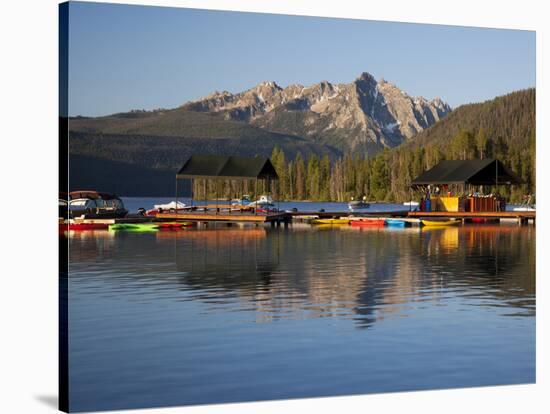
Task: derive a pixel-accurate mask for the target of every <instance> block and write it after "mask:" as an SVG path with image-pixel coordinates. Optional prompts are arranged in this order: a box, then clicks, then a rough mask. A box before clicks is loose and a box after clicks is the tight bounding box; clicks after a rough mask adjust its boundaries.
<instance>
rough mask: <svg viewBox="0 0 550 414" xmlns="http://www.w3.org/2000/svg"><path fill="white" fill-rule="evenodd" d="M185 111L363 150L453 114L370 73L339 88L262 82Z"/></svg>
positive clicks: (399, 140) (446, 107)
mask: <svg viewBox="0 0 550 414" xmlns="http://www.w3.org/2000/svg"><path fill="white" fill-rule="evenodd" d="M184 108H185V109H188V110H194V111H210V112H222V113H223V115H224V117H225V118H227V119H232V120H237V121H242V122H246V123H251V124H254V125H256V126H259V127H261V128H263V129H266V130H268V131H271V132H279V133H284V134H290V135H295V136H303V137H308V138H311V139H313V140H316V141H319V142H320V143H323V144H329V145H334V146H336V147H337V148H339V149H341V150H345V151H348V150H352V151H367V152H373V151H376V149H380V148H383V147H393V146H396V145H399V144H400V143H402V142H403V141H405V140H407V139H409V138H411V137H412V136H414V135H415V134H417V133H418V132H420V131H422V130H424V129H425V128H427V127H429V126H431V125H433V124H434V123H435V122H437V121H438V120H439V119H441V118H442V117H444V116H445V115H446V114H447V113H449V112H450V111H451V108H450V107H449V105H448V104H447V103H445V102H443V101H442V100H441V99H439V98H436V99H434V100H432V101H428V100H426V99H425V98H423V97H415V98H413V97H411V96H409V95H408V94H407V93H405V92H404V91H402V90H401V89H399V88H398V87H397V86H396V85H394V84H392V83H390V82H387V81H386V80H384V79H381V80H380V81H379V82H377V81H376V80H375V79H374V77H373V76H372V75H371V74H370V73H368V72H363V73H361V74H360V75H359V76H358V77H357V78H356V79H355V80H354V81H353V82H351V83H349V84H338V85H335V84H332V83H331V82H329V81H328V80H323V81H320V82H319V83H316V84H313V85H310V86H302V85H299V84H293V85H289V86H287V87H286V88H282V87H280V86H279V85H278V84H277V83H276V82H274V81H264V82H261V83H259V84H258V85H256V86H254V87H252V88H251V89H248V90H246V91H244V92H241V93H237V94H231V93H229V92H226V91H224V92H216V93H214V94H211V95H209V96H207V97H206V98H204V99H202V100H199V101H195V102H191V103H189V104H187V105H184Z"/></svg>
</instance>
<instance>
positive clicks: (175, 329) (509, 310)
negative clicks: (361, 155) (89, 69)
mask: <svg viewBox="0 0 550 414" xmlns="http://www.w3.org/2000/svg"><path fill="white" fill-rule="evenodd" d="M149 201H151V200H145V199H139V200H138V199H125V203H126V204H127V206H128V207H130V209H131V210H133V211H134V210H136V209H137V208H138V207H145V208H150V207H151V206H152V202H151V203H150V205H149V204H147V203H149ZM160 201H161V202H162V201H165V200H160ZM166 201H170V200H166ZM310 206H311V210H310V211H316V210H318V209H319V206H318V205H314V203H312V204H311V205H310ZM398 207H399V206H396V205H394V206H391V205H390V206H386V207H384V208H398ZM322 208H325V209H326V210H327V211H329V208H326V207H322ZM535 234H536V228H535V227H534V226H533V225H529V226H522V227H520V226H517V225H516V224H510V225H507V224H500V225H465V226H461V227H456V228H442V229H432V230H429V229H419V228H406V229H391V228H379V229H376V228H375V229H368V228H367V229H357V228H352V227H349V226H328V227H324V226H311V225H308V224H302V223H298V224H293V225H291V226H289V227H288V228H282V227H281V228H270V227H252V226H246V227H242V228H241V227H239V226H232V227H227V226H222V225H218V226H211V227H208V228H207V227H198V228H190V229H185V230H180V231H159V232H154V233H131V232H109V231H91V232H84V231H83V232H71V234H70V235H69V249H70V276H69V315H70V316H69V329H70V336H69V366H70V400H71V410H74V411H90V410H115V409H123V408H141V407H156V406H173V405H188V404H207V403H226V402H237V401H255V400H270V399H283V398H284V399H286V398H301V397H318V396H337V395H351V394H366V393H379V392H394V391H409V390H426V389H440V388H455V387H474V386H483V385H500V384H520V383H532V382H534V381H535V313H536V311H535Z"/></svg>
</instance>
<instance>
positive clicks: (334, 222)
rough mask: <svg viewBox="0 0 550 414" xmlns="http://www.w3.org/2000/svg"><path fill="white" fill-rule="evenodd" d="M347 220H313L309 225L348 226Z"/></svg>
mask: <svg viewBox="0 0 550 414" xmlns="http://www.w3.org/2000/svg"><path fill="white" fill-rule="evenodd" d="M349 221H350V220H349V219H347V218H345V219H343V218H337V219H315V220H311V224H348V223H349Z"/></svg>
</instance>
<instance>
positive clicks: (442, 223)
mask: <svg viewBox="0 0 550 414" xmlns="http://www.w3.org/2000/svg"><path fill="white" fill-rule="evenodd" d="M422 224H423V225H424V226H429V227H446V226H456V225H459V224H460V220H448V219H443V220H436V219H422Z"/></svg>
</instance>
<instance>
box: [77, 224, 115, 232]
mask: <svg viewBox="0 0 550 414" xmlns="http://www.w3.org/2000/svg"><path fill="white" fill-rule="evenodd" d="M107 228H109V224H107V223H69V230H76V231H81V230H106V229H107Z"/></svg>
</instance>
